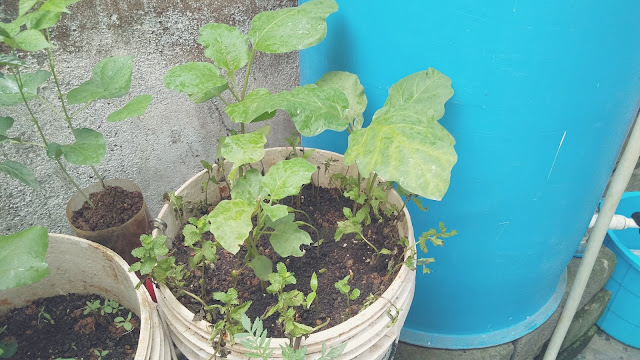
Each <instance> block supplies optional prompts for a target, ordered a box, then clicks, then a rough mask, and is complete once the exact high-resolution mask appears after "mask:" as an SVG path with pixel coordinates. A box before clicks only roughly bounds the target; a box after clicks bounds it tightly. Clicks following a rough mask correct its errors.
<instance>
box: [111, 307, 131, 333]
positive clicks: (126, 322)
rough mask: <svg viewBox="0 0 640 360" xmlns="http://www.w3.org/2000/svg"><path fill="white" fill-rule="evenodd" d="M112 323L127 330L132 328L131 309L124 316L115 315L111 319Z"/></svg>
mask: <svg viewBox="0 0 640 360" xmlns="http://www.w3.org/2000/svg"><path fill="white" fill-rule="evenodd" d="M113 323H114V324H115V325H116V327H118V328H124V329H125V330H127V331H131V330H133V324H132V323H131V311H129V314H128V315H127V317H126V318H124V317H122V316H117V317H116V318H114V319H113Z"/></svg>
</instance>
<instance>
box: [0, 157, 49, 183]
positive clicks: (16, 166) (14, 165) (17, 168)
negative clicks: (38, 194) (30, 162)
mask: <svg viewBox="0 0 640 360" xmlns="http://www.w3.org/2000/svg"><path fill="white" fill-rule="evenodd" d="M0 172H3V173H5V174H7V175H9V176H11V177H12V178H14V179H16V180H18V181H20V182H22V183H23V184H25V185H27V186H30V187H32V188H33V189H34V190H40V184H38V179H36V176H35V175H34V173H33V171H31V170H29V168H28V167H26V166H24V165H22V164H21V163H19V162H17V161H11V160H7V161H0Z"/></svg>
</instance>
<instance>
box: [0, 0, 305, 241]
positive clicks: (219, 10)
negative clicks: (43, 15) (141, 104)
mask: <svg viewBox="0 0 640 360" xmlns="http://www.w3.org/2000/svg"><path fill="white" fill-rule="evenodd" d="M17 2H18V1H17V0H3V1H2V2H0V19H1V20H2V21H7V20H9V19H13V18H14V17H15V15H16V12H17ZM295 4H296V1H294V0H260V1H258V0H234V1H224V0H127V1H121V0H83V1H81V2H79V3H77V4H75V5H72V6H71V7H70V10H71V11H72V14H69V15H63V20H62V21H61V23H59V24H58V26H57V27H56V28H55V31H53V33H52V36H53V38H54V44H55V45H56V49H55V57H56V60H57V64H58V66H57V71H58V74H59V77H60V78H61V79H62V86H63V88H64V89H66V91H68V90H69V89H71V88H73V87H75V86H77V85H79V84H80V83H82V82H83V81H85V80H87V79H88V78H89V77H90V74H91V68H92V67H93V66H94V65H95V64H97V63H98V62H99V61H100V60H101V59H103V58H104V57H107V56H112V55H127V54H131V55H135V56H136V58H135V61H134V75H133V82H132V91H131V96H130V97H128V98H126V99H115V100H109V101H101V102H100V103H99V104H94V105H92V106H91V107H90V108H88V109H87V110H86V111H84V112H83V113H82V114H81V115H80V116H79V117H78V119H77V120H76V122H75V124H77V125H81V126H86V127H90V128H93V129H97V130H99V131H101V132H102V133H103V134H104V136H105V138H106V141H107V155H106V158H105V159H104V162H103V163H102V165H101V166H100V167H99V170H100V172H101V173H102V174H103V175H104V176H106V177H107V178H128V179H131V180H133V181H135V182H136V183H138V184H139V186H140V187H141V189H142V191H143V194H144V196H145V198H146V199H147V202H148V204H149V207H150V211H151V213H152V214H153V215H155V214H157V213H158V212H159V210H160V208H161V207H162V205H163V204H162V194H163V193H165V192H169V191H173V190H175V189H177V188H178V187H179V186H180V185H181V184H182V183H184V182H185V181H186V180H187V179H189V178H190V177H191V176H192V175H193V174H195V173H196V172H197V171H199V170H201V165H200V160H201V159H205V160H208V161H212V160H213V159H214V156H215V152H216V148H217V139H218V137H220V136H222V135H225V133H226V132H227V129H230V128H237V125H236V124H234V123H232V122H231V121H229V119H228V117H227V116H226V114H225V113H224V112H223V111H222V107H221V106H220V105H221V104H220V103H216V102H207V103H205V104H198V105H196V104H193V103H191V102H190V101H189V100H188V99H187V97H186V95H183V94H177V93H175V92H173V91H171V90H168V89H165V88H164V86H163V85H162V78H163V76H164V74H165V73H166V71H167V70H169V69H170V68H171V67H173V66H174V65H178V64H181V63H184V62H188V61H204V60H206V59H205V58H204V57H203V55H202V54H203V51H202V50H203V49H202V47H201V46H200V45H198V44H197V38H198V35H199V32H198V30H199V28H200V26H202V25H204V24H207V23H209V22H224V23H227V24H230V25H233V26H237V27H238V28H240V29H241V30H242V31H244V32H247V31H248V30H249V26H250V20H251V18H252V17H253V16H254V15H255V14H257V13H258V12H260V11H264V10H273V9H276V8H279V7H287V6H295ZM43 60H44V59H43V58H40V59H38V61H37V62H38V63H39V65H40V66H42V67H44V63H43ZM34 65H35V64H34ZM252 74H253V75H252V76H251V79H250V86H249V88H250V89H251V88H255V87H266V88H269V89H270V90H272V91H280V90H283V89H289V88H292V87H294V86H296V85H297V84H298V81H299V78H298V56H297V54H296V53H291V54H285V55H270V54H260V55H259V56H258V57H257V58H256V60H255V66H254V71H253V72H252ZM52 90H53V89H52V88H51V87H49V88H47V89H45V91H44V92H43V95H44V96H45V97H46V98H48V99H49V100H50V101H52V102H53V101H55V95H54V93H53V91H52ZM139 94H151V95H152V96H153V101H152V103H151V105H150V107H149V109H148V110H147V113H146V115H145V116H143V117H141V118H135V119H130V120H124V121H123V122H119V123H107V122H106V116H107V115H108V114H109V113H110V112H112V111H114V110H116V109H118V108H119V107H121V106H123V105H124V104H125V103H126V101H127V100H128V99H129V98H131V97H132V96H134V95H139ZM32 104H34V106H35V108H36V110H37V111H38V112H39V113H40V114H43V115H44V116H42V120H41V121H42V122H43V124H44V126H45V131H46V132H47V133H48V134H50V136H51V139H52V140H54V141H57V142H60V143H68V142H70V141H71V136H70V134H69V131H68V129H66V128H65V127H64V122H63V121H62V120H61V119H59V118H55V116H54V114H53V113H52V112H51V111H50V110H49V109H47V108H46V107H44V106H43V105H42V104H40V103H39V102H38V101H33V102H32ZM26 115H27V114H26V112H25V111H23V107H20V106H14V107H12V108H10V109H9V110H7V108H0V116H12V117H14V118H15V120H16V124H15V125H14V129H12V130H13V131H12V132H11V135H12V136H21V137H23V138H27V139H33V140H34V141H37V140H38V138H37V137H36V136H35V135H36V134H35V129H34V126H33V124H32V123H31V122H29V121H28V118H27V116H26ZM270 125H271V126H272V131H271V135H270V136H269V141H268V143H267V146H278V145H284V144H285V141H284V139H285V138H286V137H288V136H290V134H291V132H292V131H293V125H292V124H291V122H290V120H289V119H288V118H287V117H286V114H282V113H278V115H277V116H276V118H274V119H273V120H272V121H271V123H270ZM0 159H3V160H4V159H11V160H16V161H21V162H23V163H25V164H28V165H29V166H30V167H31V169H32V170H33V171H34V172H35V173H36V176H37V178H38V180H39V181H40V183H41V185H42V189H41V190H40V191H39V192H36V191H33V190H31V189H30V188H28V187H27V186H24V185H22V184H20V183H18V182H16V181H15V180H13V179H11V178H9V177H8V176H6V175H5V174H0V234H2V235H6V234H8V233H11V232H15V231H18V230H22V229H24V228H27V227H29V226H32V225H35V224H41V225H43V226H46V227H47V228H48V229H49V230H50V231H51V232H62V233H71V229H70V227H69V226H68V224H67V221H66V217H65V215H64V209H65V206H66V202H67V200H68V199H69V198H70V196H71V195H72V194H73V193H74V189H73V187H72V186H71V185H70V184H69V183H68V182H67V181H66V180H65V178H64V177H63V174H62V173H61V171H60V170H59V169H58V168H57V166H56V165H55V163H53V162H52V161H50V160H48V159H47V158H46V155H45V153H44V151H42V149H39V148H28V149H25V148H22V149H20V151H17V149H16V147H15V146H12V145H6V144H5V145H3V146H2V149H0ZM69 170H70V172H71V173H72V174H73V176H74V177H75V178H76V179H77V181H78V182H79V183H80V185H81V186H86V185H89V184H90V183H92V182H93V181H94V179H92V177H91V171H90V169H89V168H87V167H78V166H73V165H69Z"/></svg>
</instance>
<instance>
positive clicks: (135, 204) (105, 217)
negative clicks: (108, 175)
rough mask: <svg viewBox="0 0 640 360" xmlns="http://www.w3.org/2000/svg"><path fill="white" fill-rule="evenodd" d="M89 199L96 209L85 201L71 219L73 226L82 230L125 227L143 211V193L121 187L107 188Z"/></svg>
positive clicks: (93, 194) (91, 195)
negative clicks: (124, 225) (125, 224)
mask: <svg viewBox="0 0 640 360" xmlns="http://www.w3.org/2000/svg"><path fill="white" fill-rule="evenodd" d="M89 198H91V201H93V204H94V205H95V208H94V207H91V205H89V203H88V202H86V201H85V202H84V204H82V207H81V208H80V209H78V210H76V211H74V212H73V217H72V218H71V223H72V224H73V226H75V227H76V228H78V229H80V230H85V231H97V230H104V229H108V228H110V227H114V226H120V225H123V224H124V223H126V222H127V221H129V220H131V218H133V217H134V216H135V215H136V214H137V213H138V212H139V211H140V209H142V193H141V192H139V191H137V192H134V191H128V190H125V189H123V188H121V187H119V186H107V187H106V188H105V189H103V190H102V191H100V192H95V193H92V194H90V195H89Z"/></svg>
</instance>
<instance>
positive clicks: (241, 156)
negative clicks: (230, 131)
mask: <svg viewBox="0 0 640 360" xmlns="http://www.w3.org/2000/svg"><path fill="white" fill-rule="evenodd" d="M266 143H267V138H266V137H265V136H264V134H261V133H248V134H237V135H231V136H227V137H226V138H225V140H224V142H223V143H222V144H221V145H220V155H221V156H223V157H224V158H225V159H226V160H228V161H230V162H232V163H233V167H232V168H231V171H232V172H233V171H234V170H236V169H237V168H239V167H240V166H242V165H244V164H250V163H253V162H256V161H260V160H262V158H263V157H264V144H266Z"/></svg>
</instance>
